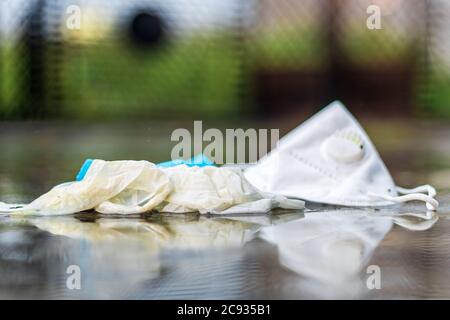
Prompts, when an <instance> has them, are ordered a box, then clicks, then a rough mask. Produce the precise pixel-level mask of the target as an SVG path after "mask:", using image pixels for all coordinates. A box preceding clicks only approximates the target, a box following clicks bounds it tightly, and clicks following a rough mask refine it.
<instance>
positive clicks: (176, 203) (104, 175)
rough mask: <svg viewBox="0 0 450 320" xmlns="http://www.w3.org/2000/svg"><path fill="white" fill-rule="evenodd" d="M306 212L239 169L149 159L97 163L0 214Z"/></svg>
mask: <svg viewBox="0 0 450 320" xmlns="http://www.w3.org/2000/svg"><path fill="white" fill-rule="evenodd" d="M275 207H281V208H287V209H301V208H303V207H304V202H303V201H300V200H289V199H287V198H285V197H283V196H277V195H273V194H268V193H261V192H259V191H258V190H256V189H255V188H254V187H252V186H251V185H250V184H249V183H248V182H247V181H246V180H245V178H244V177H243V176H242V174H241V172H240V171H239V170H237V169H230V168H218V167H212V166H210V167H195V166H194V167H188V166H186V165H179V166H176V167H172V168H158V167H156V166H155V165H154V164H152V163H150V162H147V161H103V160H94V161H93V162H92V163H91V165H90V167H89V169H88V170H87V172H86V175H85V176H84V178H83V179H82V180H81V181H75V182H69V183H65V184H61V185H58V186H56V187H54V188H53V189H52V190H50V191H49V192H48V193H46V194H44V195H42V196H41V197H39V198H38V199H36V200H35V201H33V202H32V203H30V204H28V205H23V206H16V207H15V206H11V205H6V204H2V205H1V206H0V212H7V213H8V212H18V213H23V214H27V213H29V214H40V215H51V214H69V213H76V212H79V211H84V210H90V209H95V210H96V211H97V212H100V213H105V214H114V213H115V214H134V213H143V212H147V211H150V210H157V211H165V212H167V211H170V212H179V213H184V212H197V211H198V212H200V213H208V212H211V213H248V212H252V213H264V212H267V211H269V210H271V209H272V208H275Z"/></svg>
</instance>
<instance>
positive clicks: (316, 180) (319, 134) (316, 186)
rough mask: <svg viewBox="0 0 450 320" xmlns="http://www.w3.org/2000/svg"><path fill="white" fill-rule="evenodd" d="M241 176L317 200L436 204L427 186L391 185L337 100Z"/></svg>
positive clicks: (264, 187) (363, 136)
mask: <svg viewBox="0 0 450 320" xmlns="http://www.w3.org/2000/svg"><path fill="white" fill-rule="evenodd" d="M245 176H246V178H247V179H248V180H249V181H250V183H252V184H253V185H255V186H256V187H257V188H259V189H261V190H263V191H267V192H273V193H276V194H282V195H285V196H289V197H295V198H300V199H304V200H309V201H313V202H319V203H327V204H336V205H345V206H384V205H392V204H395V203H399V202H406V201H411V200H420V201H424V202H426V205H427V208H428V210H435V209H436V208H437V206H438V205H439V204H438V202H437V201H436V200H435V199H434V196H435V195H436V191H435V190H434V188H433V187H431V186H428V185H426V186H422V187H418V188H415V189H412V190H408V189H404V188H399V187H396V186H395V184H394V182H393V180H392V177H391V175H390V174H389V171H388V170H387V169H386V167H385V165H384V163H383V161H382V160H381V158H380V156H379V155H378V152H377V151H376V149H375V146H374V145H373V144H372V142H371V141H370V138H369V137H368V136H367V134H366V133H365V131H364V129H363V128H362V127H361V126H360V124H359V123H358V122H357V120H356V119H355V118H354V117H353V116H352V115H351V114H350V112H348V111H347V109H345V107H344V106H343V105H342V104H341V103H339V102H334V103H332V104H331V105H329V106H328V107H326V108H325V109H324V110H322V111H321V112H319V113H318V114H317V115H315V116H314V117H312V118H311V119H309V120H308V121H306V122H304V123H303V124H302V125H300V126H299V127H298V128H296V129H294V130H293V131H292V132H290V133H288V134H287V135H286V136H284V137H283V138H282V139H281V140H280V142H279V144H278V147H277V148H276V149H274V150H273V151H272V152H271V153H269V154H268V155H267V156H266V157H264V158H262V159H261V161H260V162H259V163H258V164H256V165H255V166H253V167H250V168H248V169H247V170H246V172H245ZM424 193H428V194H424ZM401 194H404V195H401Z"/></svg>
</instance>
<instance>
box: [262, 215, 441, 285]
mask: <svg viewBox="0 0 450 320" xmlns="http://www.w3.org/2000/svg"><path fill="white" fill-rule="evenodd" d="M419 218H420V220H419ZM436 220H437V214H435V213H430V215H428V216H427V215H414V214H404V215H399V214H394V215H391V216H387V215H378V214H368V213H367V212H362V211H350V210H347V211H345V210H336V211H330V212H312V213H306V214H305V218H304V219H300V220H297V221H293V222H288V223H285V224H281V225H277V226H273V227H268V228H264V229H263V230H262V231H261V237H262V238H263V239H265V240H267V241H269V242H271V243H273V244H276V245H277V247H278V252H279V259H280V263H281V264H282V265H284V266H285V267H287V268H288V269H290V270H292V271H294V272H296V273H298V274H300V275H302V276H305V277H307V278H311V279H314V280H317V281H319V282H320V283H323V284H327V285H330V286H331V287H333V288H335V289H337V291H339V290H338V289H339V288H341V287H345V286H347V285H348V284H349V283H359V282H360V281H359V279H358V276H359V273H360V271H361V270H362V268H363V267H365V266H366V264H367V263H368V261H369V260H370V258H371V256H372V254H373V252H374V251H375V249H376V247H377V246H378V244H379V243H380V242H381V240H382V239H383V238H384V237H385V235H386V234H387V233H388V232H389V230H390V229H391V227H392V226H393V224H394V223H395V224H398V225H401V226H402V227H405V228H408V229H411V230H426V229H427V228H430V227H431V226H432V225H433V224H434V223H435V222H436Z"/></svg>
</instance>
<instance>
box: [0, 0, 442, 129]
mask: <svg viewBox="0 0 450 320" xmlns="http://www.w3.org/2000/svg"><path fill="white" fill-rule="evenodd" d="M366 2H367V1H363V0H328V1H312V0H303V1H290V0H282V1H272V0H261V1H256V0H255V1H248V2H245V3H242V2H240V1H237V0H224V1H215V0H207V1H182V0H179V1H175V0H172V1H166V2H162V1H152V0H139V1H126V0H122V1H112V2H109V1H101V0H94V1H83V0H78V1H70V2H69V1H65V0H63V1H54V0H30V1H22V0H18V1H11V0H6V1H3V2H2V4H1V6H2V10H1V12H2V14H1V15H0V19H1V20H0V23H1V24H0V25H1V26H2V29H1V30H2V33H1V35H2V36H1V38H0V50H1V56H0V72H1V73H0V74H1V82H0V85H1V86H0V88H1V90H0V117H1V118H3V119H24V118H41V119H42V118H61V119H84V120H95V121H98V120H105V119H123V118H135V119H145V118H152V119H153V118H173V117H180V118H183V117H192V116H204V117H219V118H220V117H223V116H228V117H237V116H241V115H243V114H246V115H252V114H253V115H254V114H258V115H273V114H274V113H275V114H280V113H285V112H291V111H294V112H302V111H305V110H306V112H307V110H310V109H311V108H312V109H317V108H318V107H319V106H322V105H323V104H325V103H326V102H328V101H331V100H333V99H340V100H343V101H344V102H345V103H346V104H347V105H349V106H350V107H351V108H352V109H354V110H356V111H357V112H359V111H360V112H365V111H367V112H375V113H384V112H386V111H389V112H393V113H398V114H409V115H411V114H412V115H419V116H438V117H450V106H449V97H450V61H449V60H450V58H449V54H448V52H450V49H449V47H450V44H449V41H448V40H447V41H444V40H443V39H445V35H446V32H447V31H448V29H449V22H448V20H449V18H448V15H447V16H445V15H443V14H442V12H444V11H445V9H448V8H447V7H445V4H442V3H441V2H438V1H422V0H412V1H409V2H408V4H406V3H405V1H401V0H390V1H381V0H377V1H375V2H374V1H372V2H373V3H375V4H378V5H379V7H380V8H381V13H382V16H381V19H382V29H380V30H370V29H368V28H367V27H366V19H367V17H368V14H367V13H366V10H365V9H366V7H367V6H368V4H369V2H367V3H366ZM372 2H370V4H372ZM69 4H70V5H74V4H75V5H77V6H78V8H80V10H81V11H80V17H81V20H80V21H81V25H80V28H79V29H69V28H68V27H67V26H66V23H67V21H68V19H71V18H73V13H71V12H68V11H67V7H68V5H69ZM441 6H444V7H445V8H444V7H441ZM436 12H441V14H436ZM13 13H14V14H13ZM145 15H146V16H145ZM139 18H141V21H140V20H139ZM146 19H147V20H146ZM152 19H153V20H152ZM139 23H140V24H139ZM133 28H134V29H133ZM146 37H147V38H146ZM152 37H153V38H152ZM447 38H448V37H447ZM358 110H359V111H358Z"/></svg>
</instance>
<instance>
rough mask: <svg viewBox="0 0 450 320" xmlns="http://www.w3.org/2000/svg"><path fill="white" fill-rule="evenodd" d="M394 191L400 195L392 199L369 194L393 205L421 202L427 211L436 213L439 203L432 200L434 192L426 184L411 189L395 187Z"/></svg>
mask: <svg viewBox="0 0 450 320" xmlns="http://www.w3.org/2000/svg"><path fill="white" fill-rule="evenodd" d="M396 190H397V192H398V193H399V194H400V196H396V197H392V196H388V195H381V194H371V195H373V196H376V197H379V198H382V199H384V200H388V201H392V202H395V203H404V202H408V201H414V200H418V201H423V202H425V203H426V206H427V209H428V210H433V211H436V209H437V207H439V202H438V201H437V200H436V199H434V197H435V196H436V190H435V189H434V188H433V187H432V186H430V185H428V184H427V185H423V186H419V187H417V188H413V189H406V188H402V187H396ZM424 193H427V194H424Z"/></svg>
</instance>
